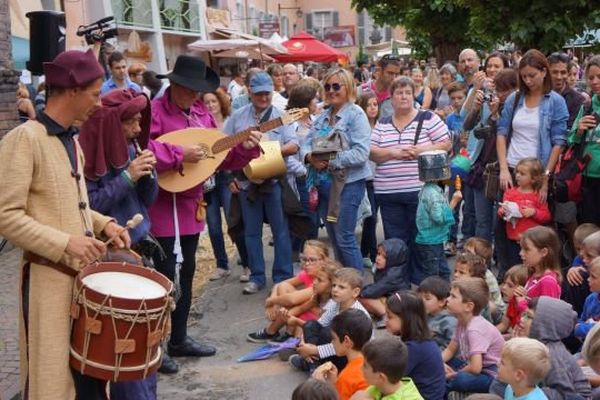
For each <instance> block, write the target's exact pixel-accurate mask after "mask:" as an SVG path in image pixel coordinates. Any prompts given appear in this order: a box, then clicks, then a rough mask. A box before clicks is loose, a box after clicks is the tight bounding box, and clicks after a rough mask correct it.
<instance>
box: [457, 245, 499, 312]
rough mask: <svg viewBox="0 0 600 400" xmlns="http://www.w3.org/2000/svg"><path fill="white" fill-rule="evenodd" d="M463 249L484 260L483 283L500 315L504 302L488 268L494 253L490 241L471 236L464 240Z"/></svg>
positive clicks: (496, 282) (495, 280)
mask: <svg viewBox="0 0 600 400" xmlns="http://www.w3.org/2000/svg"><path fill="white" fill-rule="evenodd" d="M464 249H465V251H468V252H469V253H473V254H475V255H478V256H479V257H481V258H483V259H484V260H485V266H486V271H485V283H487V285H488V288H489V289H490V300H491V301H492V302H493V303H494V305H495V306H496V310H498V312H497V314H498V315H499V316H500V317H501V316H502V315H504V312H505V310H506V304H505V303H504V301H503V300H502V293H501V292H500V286H498V280H497V279H496V277H495V276H494V274H493V273H492V271H491V269H490V267H491V266H492V256H493V253H494V251H493V249H492V242H490V241H489V240H486V239H483V238H478V237H471V238H469V239H467V241H466V242H465V245H464Z"/></svg>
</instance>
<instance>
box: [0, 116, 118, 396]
mask: <svg viewBox="0 0 600 400" xmlns="http://www.w3.org/2000/svg"><path fill="white" fill-rule="evenodd" d="M75 142H76V141H75ZM76 147H77V152H76V154H77V169H78V172H79V174H81V177H82V178H81V179H79V181H78V182H77V181H76V180H75V178H74V177H73V176H72V170H71V164H70V161H69V157H68V155H67V152H66V150H65V147H64V145H63V144H62V142H61V141H60V139H59V138H58V137H57V136H55V135H49V134H48V133H47V132H46V128H45V127H44V125H42V124H41V123H39V122H36V121H28V122H26V123H25V124H23V125H20V126H18V127H17V128H15V129H13V130H12V131H11V132H9V133H8V134H7V135H6V137H4V139H3V140H1V141H0V235H1V236H3V237H5V238H7V239H8V240H10V241H11V242H12V243H14V244H15V245H16V246H18V247H20V248H22V249H24V250H28V251H30V252H33V253H36V254H38V255H40V256H42V257H45V258H47V259H48V260H50V261H52V262H55V263H57V262H60V263H63V264H66V265H68V266H70V267H72V268H74V269H78V268H79V265H78V264H77V263H76V262H75V261H74V260H73V259H71V258H70V257H68V256H67V255H66V254H65V249H66V246H67V243H68V241H69V237H70V236H71V235H74V236H82V235H83V234H84V232H85V231H86V229H89V230H93V232H94V233H95V234H99V233H100V232H101V231H102V230H103V229H104V227H105V226H106V224H107V223H108V222H109V221H110V220H111V219H110V218H109V217H104V216H102V215H101V214H98V213H97V212H95V211H92V210H90V209H89V206H88V207H87V208H86V209H85V210H84V211H80V210H79V203H80V202H85V203H86V204H88V198H87V190H86V187H85V179H83V162H84V160H83V152H82V151H81V149H80V148H79V144H77V145H76ZM78 186H79V187H78ZM24 264H25V263H23V265H24ZM22 271H23V268H22ZM22 278H23V276H21V281H22ZM73 281H74V279H73V278H72V277H71V276H68V275H66V274H64V273H61V272H58V271H56V270H54V269H52V268H50V267H47V266H43V265H38V264H31V267H30V280H29V309H28V310H29V318H28V330H27V332H28V337H27V342H26V341H25V340H26V338H25V330H24V328H25V325H24V318H23V308H22V306H23V303H22V302H21V310H20V311H21V312H20V318H19V320H20V323H19V328H20V349H21V387H22V389H24V387H25V383H26V382H28V393H29V399H31V400H45V399H48V400H56V399H61V400H70V399H74V398H75V389H74V386H73V379H72V376H71V372H70V369H69V343H70V321H69V308H70V303H71V295H72V287H73ZM21 288H22V287H21ZM21 300H22V296H21Z"/></svg>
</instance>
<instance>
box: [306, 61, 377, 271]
mask: <svg viewBox="0 0 600 400" xmlns="http://www.w3.org/2000/svg"><path fill="white" fill-rule="evenodd" d="M323 82H325V85H324V87H325V100H326V102H327V104H328V107H327V108H326V109H325V110H324V111H323V113H321V114H320V115H319V116H318V117H317V119H316V120H315V121H314V122H313V126H312V128H311V130H310V132H309V133H308V135H307V137H306V141H305V142H304V144H303V145H302V149H301V156H302V158H303V159H304V160H305V161H306V163H308V164H310V166H309V172H308V178H307V186H308V189H309V191H310V190H317V192H318V212H319V216H320V217H321V218H322V219H323V220H324V221H326V227H327V233H328V235H329V237H330V239H331V243H332V245H333V249H334V252H335V256H336V259H337V260H338V261H340V262H341V263H342V264H343V265H344V266H346V267H354V268H356V269H359V270H362V268H363V259H362V255H361V252H360V248H359V247H358V243H357V242H356V237H355V236H354V229H355V228H356V221H357V216H358V207H359V205H360V203H361V201H362V198H363V197H364V195H365V179H366V178H367V177H368V176H369V175H370V174H371V171H370V169H369V165H368V163H367V161H368V159H369V143H370V138H371V126H370V125H369V120H368V119H367V116H366V115H365V112H364V111H363V110H362V109H361V108H360V107H359V106H357V105H355V104H354V100H355V98H356V88H355V85H354V79H353V77H352V75H351V74H350V73H349V72H348V71H346V70H343V69H337V70H335V71H333V72H330V73H329V74H327V76H326V77H325V79H324V80H323ZM336 130H337V131H338V132H339V133H340V134H341V137H342V141H343V142H344V146H343V149H342V150H341V151H339V152H338V153H337V155H336V157H335V159H333V160H331V161H319V160H314V159H313V158H312V142H313V139H315V138H317V137H320V136H327V135H330V134H331V133H333V132H334V131H336ZM341 175H343V180H344V183H343V189H342V190H341V194H339V198H338V201H336V203H339V205H338V206H339V210H336V211H337V221H335V222H333V220H332V218H329V221H327V214H328V210H329V211H331V208H330V207H329V198H330V193H331V194H334V192H335V190H334V191H332V190H331V189H332V182H333V180H334V179H336V184H337V183H338V182H339V180H340V176H341ZM313 187H314V188H315V189H312V188H313ZM332 201H335V200H333V199H332ZM329 214H331V213H329Z"/></svg>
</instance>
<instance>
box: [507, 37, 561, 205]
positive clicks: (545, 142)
mask: <svg viewBox="0 0 600 400" xmlns="http://www.w3.org/2000/svg"><path fill="white" fill-rule="evenodd" d="M549 71H550V66H549V65H548V61H546V57H544V55H543V54H542V53H541V52H539V51H538V50H535V49H532V50H529V51H528V52H527V53H525V55H524V56H523V58H521V61H520V62H519V93H520V95H519V97H518V104H517V107H516V108H515V107H514V103H515V98H516V93H514V94H511V95H510V96H509V97H508V98H507V99H506V104H505V105H504V109H503V110H502V115H501V116H500V120H499V121H498V137H497V139H496V150H497V151H498V161H499V164H500V186H501V187H502V189H507V188H509V187H512V186H513V179H512V177H511V174H510V171H509V168H514V167H515V166H516V165H517V163H518V162H519V161H520V160H521V159H523V158H525V157H535V158H539V159H540V160H541V161H542V164H543V165H544V167H545V170H546V171H545V179H544V184H543V186H542V189H541V190H540V192H539V195H540V199H541V200H543V201H545V200H546V199H547V196H548V177H549V176H550V174H551V172H552V171H554V166H555V165H556V162H557V160H558V156H559V155H560V152H561V151H562V148H563V146H565V145H566V132H567V120H568V119H569V111H568V110H567V104H566V103H565V100H564V98H563V97H562V96H561V95H560V94H558V93H556V92H554V91H552V80H551V77H550V72H549ZM513 109H514V117H513ZM511 122H512V126H511V127H509V125H510V124H511ZM509 130H510V131H512V135H511V139H510V143H509V146H508V149H507V147H506V137H507V135H508V132H509Z"/></svg>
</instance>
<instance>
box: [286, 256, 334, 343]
mask: <svg viewBox="0 0 600 400" xmlns="http://www.w3.org/2000/svg"><path fill="white" fill-rule="evenodd" d="M340 268H342V267H341V264H340V263H338V262H337V261H334V260H326V261H322V262H320V263H319V264H318V266H317V270H316V271H315V272H314V274H313V286H312V290H313V295H312V297H311V298H310V299H309V300H308V301H306V302H304V303H302V304H300V305H299V306H296V307H293V308H291V309H289V310H288V309H286V308H282V309H281V310H280V318H281V319H282V321H283V323H285V324H286V325H287V328H288V331H291V334H292V335H293V336H296V337H301V336H302V327H303V326H304V324H306V322H307V321H314V320H316V319H318V317H320V316H321V314H322V313H323V309H324V307H325V304H327V302H328V301H329V299H331V287H332V286H333V279H334V278H335V274H336V272H337V271H338V269H340ZM310 314H312V315H315V316H316V318H305V316H306V315H310Z"/></svg>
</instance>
